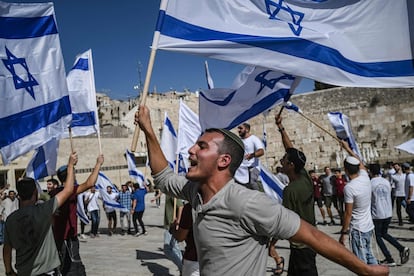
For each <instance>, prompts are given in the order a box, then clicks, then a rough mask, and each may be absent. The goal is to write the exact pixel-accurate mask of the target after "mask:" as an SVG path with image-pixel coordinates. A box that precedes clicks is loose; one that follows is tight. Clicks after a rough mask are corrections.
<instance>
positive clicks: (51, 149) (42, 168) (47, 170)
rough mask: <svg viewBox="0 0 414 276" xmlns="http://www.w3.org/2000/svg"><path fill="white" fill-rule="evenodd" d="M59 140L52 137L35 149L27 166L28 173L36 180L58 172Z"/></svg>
mask: <svg viewBox="0 0 414 276" xmlns="http://www.w3.org/2000/svg"><path fill="white" fill-rule="evenodd" d="M58 150H59V140H56V139H51V140H50V141H48V142H47V143H46V144H44V145H43V146H41V147H39V148H38V149H36V150H35V152H34V154H33V157H32V159H31V160H30V162H29V164H28V165H27V168H26V175H27V176H28V177H31V178H33V179H35V180H39V179H41V178H44V177H47V176H49V175H55V174H56V164H57V156H58Z"/></svg>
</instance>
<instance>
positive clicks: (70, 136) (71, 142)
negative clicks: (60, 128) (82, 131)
mask: <svg viewBox="0 0 414 276" xmlns="http://www.w3.org/2000/svg"><path fill="white" fill-rule="evenodd" d="M69 141H70V151H71V152H72V153H73V152H74V151H73V137H72V128H71V127H69Z"/></svg>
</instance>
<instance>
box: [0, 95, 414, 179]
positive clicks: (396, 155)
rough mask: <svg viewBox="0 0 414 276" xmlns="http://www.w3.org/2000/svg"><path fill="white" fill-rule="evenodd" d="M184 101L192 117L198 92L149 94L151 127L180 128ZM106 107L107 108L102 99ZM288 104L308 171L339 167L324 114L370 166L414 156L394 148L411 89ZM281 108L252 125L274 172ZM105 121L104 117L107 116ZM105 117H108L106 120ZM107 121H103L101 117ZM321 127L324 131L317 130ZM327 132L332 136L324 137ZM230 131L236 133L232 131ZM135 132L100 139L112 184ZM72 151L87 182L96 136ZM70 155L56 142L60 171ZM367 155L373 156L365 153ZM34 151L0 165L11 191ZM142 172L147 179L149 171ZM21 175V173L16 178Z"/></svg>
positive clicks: (412, 123) (411, 123)
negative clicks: (166, 123)
mask: <svg viewBox="0 0 414 276" xmlns="http://www.w3.org/2000/svg"><path fill="white" fill-rule="evenodd" d="M180 99H182V100H183V101H184V103H185V104H187V105H188V107H190V108H191V109H192V110H193V111H194V112H197V113H198V97H197V94H196V93H181V94H178V93H168V94H152V95H151V94H150V95H148V97H147V105H148V106H149V107H150V109H151V117H152V123H153V126H154V128H155V129H156V131H157V132H158V133H159V134H161V130H162V124H163V120H164V112H167V113H168V116H169V118H170V119H171V120H172V122H173V125H174V127H175V129H177V128H178V112H179V101H180ZM105 101H106V104H105V106H106V108H105V109H102V110H109V109H108V108H107V107H108V106H109V105H111V102H110V100H108V99H107V98H105ZM291 101H292V102H293V103H295V104H296V105H298V106H299V107H300V108H301V109H302V111H303V116H302V115H300V114H298V113H296V112H293V111H287V110H285V111H283V113H282V116H283V118H284V119H283V120H284V121H283V124H284V126H285V128H286V130H287V132H288V134H289V136H290V138H291V140H292V141H293V142H294V145H295V146H296V147H297V148H299V149H301V150H302V151H304V153H305V154H306V156H307V160H308V161H307V169H310V168H316V169H317V170H321V169H322V168H323V167H324V166H330V167H337V166H338V164H339V166H340V165H341V163H342V158H343V156H342V153H340V152H339V146H338V143H337V142H336V141H335V139H334V138H332V137H331V136H330V134H331V135H334V130H333V129H332V127H331V125H330V123H329V121H328V118H327V113H328V112H333V111H339V112H342V113H343V114H345V115H347V116H349V118H350V121H351V124H352V129H353V132H354V135H355V137H356V140H357V142H358V143H359V146H360V148H361V149H362V150H364V149H365V151H366V153H367V155H368V156H369V155H371V158H369V159H370V160H369V161H370V162H379V163H381V164H385V163H386V162H387V161H400V162H402V161H410V162H411V161H412V160H413V159H414V156H413V155H410V154H407V153H405V152H400V151H398V150H396V149H395V148H394V147H395V146H396V145H399V144H401V143H403V142H405V141H407V140H409V139H411V138H413V137H414V107H413V106H414V89H361V88H333V89H328V90H323V91H317V92H310V93H307V94H300V95H294V96H292V98H291ZM113 106H116V108H117V110H118V107H119V109H120V110H122V112H121V114H125V113H126V112H127V111H128V110H130V109H131V108H132V107H131V102H119V101H116V105H113ZM279 110H280V107H276V108H274V109H273V110H272V111H271V112H270V114H269V115H267V116H266V117H265V116H263V115H259V116H257V117H256V118H253V119H252V120H250V122H249V123H250V124H251V125H252V130H251V131H252V133H253V134H255V135H257V136H259V137H262V133H263V125H265V128H266V130H267V141H268V146H267V150H266V155H265V157H262V158H261V160H262V162H263V163H264V164H265V165H267V167H269V168H271V169H274V167H275V166H276V165H278V160H279V159H280V158H281V157H282V156H283V154H284V150H283V146H282V142H281V139H280V134H279V132H278V131H277V129H276V127H275V124H274V116H275V114H276V112H279ZM105 116H106V115H105ZM108 116H109V115H108ZM104 118H106V117H104ZM108 118H109V119H108V121H106V122H107V123H109V121H111V122H110V124H111V125H115V126H118V125H119V124H117V123H116V120H115V121H114V119H113V117H111V116H109V117H108ZM320 128H323V129H324V130H321V129H320ZM325 130H326V131H328V132H329V133H330V134H328V133H326V131H325ZM233 131H236V130H235V129H234V130H233ZM132 136H133V129H130V130H129V131H125V132H124V133H123V135H120V136H118V137H121V138H105V137H103V138H101V145H102V151H103V153H104V155H105V164H104V168H103V171H104V173H105V174H106V175H107V176H108V177H109V178H110V179H112V181H113V182H114V183H116V184H120V183H123V182H125V181H127V180H129V176H128V172H127V169H126V160H125V157H124V153H125V149H127V148H129V149H130V148H131V142H132ZM73 144H74V149H75V150H76V151H77V152H78V153H79V163H78V165H77V169H78V170H79V172H78V173H77V178H78V181H79V182H82V181H84V180H85V179H86V177H87V176H88V174H89V172H88V170H89V169H91V168H92V167H93V166H94V164H95V160H96V157H97V155H98V153H99V146H98V145H99V143H98V139H97V137H96V136H91V137H87V138H74V140H73ZM145 151H146V144H145V137H143V134H142V133H141V134H140V136H139V140H138V145H137V150H136V152H137V155H140V156H145V155H146V152H145ZM69 152H70V142H69V140H67V139H65V140H62V141H61V143H60V148H59V156H58V166H60V165H62V164H65V163H66V162H67V158H68V154H69ZM369 153H371V154H369ZM31 156H32V152H30V153H28V154H26V155H25V156H22V157H19V158H18V159H16V160H15V161H13V162H12V163H11V164H9V165H7V166H4V165H0V176H2V177H5V178H7V179H6V180H5V181H7V182H8V183H10V184H12V186H14V183H15V179H16V178H18V177H19V176H20V175H18V174H21V173H22V172H23V171H24V169H25V168H26V166H27V164H28V162H29V160H30V158H31ZM141 170H142V171H143V172H145V173H146V174H147V175H148V176H149V175H150V172H149V169H145V167H142V168H141ZM16 172H19V173H16Z"/></svg>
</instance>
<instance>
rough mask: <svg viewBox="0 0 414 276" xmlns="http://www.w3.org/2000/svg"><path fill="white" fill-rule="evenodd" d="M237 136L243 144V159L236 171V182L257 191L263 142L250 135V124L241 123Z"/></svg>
mask: <svg viewBox="0 0 414 276" xmlns="http://www.w3.org/2000/svg"><path fill="white" fill-rule="evenodd" d="M237 129H238V131H239V136H240V138H241V139H242V141H243V144H244V153H245V155H244V159H243V161H242V163H241V165H240V167H239V169H238V170H237V171H236V174H235V178H236V180H237V182H239V183H240V184H243V185H245V186H246V187H247V188H249V189H252V190H259V185H258V183H257V181H258V179H259V174H260V169H259V157H261V156H263V155H264V145H263V142H262V141H261V140H260V139H259V138H258V137H257V136H255V135H253V134H251V133H250V124H248V123H243V124H241V125H240V126H238V127H237Z"/></svg>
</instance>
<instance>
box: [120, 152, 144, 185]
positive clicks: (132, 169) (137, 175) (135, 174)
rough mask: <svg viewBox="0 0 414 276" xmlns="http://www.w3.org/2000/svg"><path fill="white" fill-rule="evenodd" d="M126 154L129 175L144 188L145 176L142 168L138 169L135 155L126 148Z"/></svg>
mask: <svg viewBox="0 0 414 276" xmlns="http://www.w3.org/2000/svg"><path fill="white" fill-rule="evenodd" d="M125 155H126V159H127V162H128V173H129V176H130V177H131V178H133V179H134V180H135V181H136V182H137V183H138V185H139V187H140V188H141V189H142V188H144V185H145V184H144V183H145V176H144V174H143V173H142V172H141V171H140V170H138V169H137V166H136V165H135V155H134V154H133V153H132V152H130V151H129V150H128V149H127V150H126V152H125Z"/></svg>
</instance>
